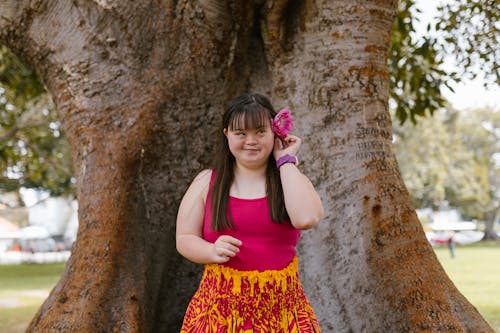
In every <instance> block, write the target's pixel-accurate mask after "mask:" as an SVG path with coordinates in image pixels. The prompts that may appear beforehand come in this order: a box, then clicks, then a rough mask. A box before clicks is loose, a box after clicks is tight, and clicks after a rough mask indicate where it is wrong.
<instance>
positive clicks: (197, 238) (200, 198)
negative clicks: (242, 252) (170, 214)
mask: <svg viewBox="0 0 500 333" xmlns="http://www.w3.org/2000/svg"><path fill="white" fill-rule="evenodd" d="M209 183H210V170H204V171H202V172H200V173H199V174H198V176H196V178H195V179H194V180H193V182H192V183H191V185H190V186H189V188H188V190H187V191H186V193H185V194H184V197H183V198H182V201H181V204H180V206H179V212H178V214H177V229H176V234H175V236H176V237H175V238H176V247H177V251H178V252H179V253H180V254H181V255H183V256H184V257H185V258H186V259H189V260H191V261H192V262H195V263H199V264H209V263H224V262H226V261H228V260H229V259H230V258H231V257H234V256H235V255H236V253H237V252H238V251H239V249H238V246H240V245H241V242H240V241H239V240H237V239H236V238H234V237H231V236H221V237H219V238H218V239H217V240H216V242H215V243H210V242H208V241H206V240H204V239H203V238H202V228H203V215H204V213H205V200H206V196H207V193H208V186H209Z"/></svg>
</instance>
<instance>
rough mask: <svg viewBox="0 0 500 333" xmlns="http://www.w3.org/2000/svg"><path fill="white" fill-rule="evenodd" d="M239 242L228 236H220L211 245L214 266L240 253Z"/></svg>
mask: <svg viewBox="0 0 500 333" xmlns="http://www.w3.org/2000/svg"><path fill="white" fill-rule="evenodd" d="M241 244H242V243H241V241H240V240H239V239H237V238H234V237H232V236H228V235H222V236H220V237H219V238H217V240H216V241H215V243H214V244H213V247H212V251H213V260H214V263H216V264H222V263H225V262H227V261H229V259H231V257H234V256H235V255H236V253H238V252H240V249H239V246H241Z"/></svg>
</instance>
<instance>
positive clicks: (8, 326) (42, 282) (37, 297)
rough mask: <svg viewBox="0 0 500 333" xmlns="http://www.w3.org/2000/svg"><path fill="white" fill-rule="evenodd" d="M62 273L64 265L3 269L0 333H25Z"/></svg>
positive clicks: (1, 272)
mask: <svg viewBox="0 0 500 333" xmlns="http://www.w3.org/2000/svg"><path fill="white" fill-rule="evenodd" d="M63 270H64V263H58V264H43V265H38V264H32V265H6V266H0V312H1V314H2V315H1V316H0V332H2V333H21V332H24V331H25V330H26V327H27V326H28V324H29V323H30V321H31V319H32V318H33V316H34V315H35V314H36V312H37V311H38V308H39V307H40V305H42V303H43V301H44V300H45V298H46V297H47V296H48V294H49V292H50V290H51V289H52V288H53V287H54V285H55V284H56V283H57V281H58V280H59V278H60V276H61V274H62V272H63Z"/></svg>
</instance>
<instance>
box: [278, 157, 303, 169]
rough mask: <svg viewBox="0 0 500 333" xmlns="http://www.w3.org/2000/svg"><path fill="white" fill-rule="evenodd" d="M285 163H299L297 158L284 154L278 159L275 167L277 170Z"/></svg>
mask: <svg viewBox="0 0 500 333" xmlns="http://www.w3.org/2000/svg"><path fill="white" fill-rule="evenodd" d="M285 163H293V164H297V163H299V159H298V158H297V156H292V155H288V154H285V155H283V156H281V157H280V158H278V160H277V161H276V167H277V168H278V169H279V168H280V167H281V166H282V165H283V164H285Z"/></svg>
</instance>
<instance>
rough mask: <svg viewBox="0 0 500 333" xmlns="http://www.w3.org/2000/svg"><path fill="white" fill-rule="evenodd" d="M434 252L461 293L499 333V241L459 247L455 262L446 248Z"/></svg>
mask: <svg viewBox="0 0 500 333" xmlns="http://www.w3.org/2000/svg"><path fill="white" fill-rule="evenodd" d="M435 252H436V255H437V257H438V259H439V261H440V262H441V264H442V265H443V267H444V269H445V270H446V273H447V274H448V276H449V277H450V279H451V280H452V281H453V282H454V283H455V286H456V287H457V288H458V290H460V292H461V293H462V294H463V295H464V296H465V297H466V298H467V299H468V300H469V302H471V303H472V304H473V305H474V306H475V307H476V308H477V309H478V311H479V313H481V315H482V316H483V317H484V318H485V319H486V320H487V321H488V323H489V324H490V325H491V327H493V329H494V330H495V331H496V332H499V333H500V289H499V286H500V265H498V258H500V242H487V243H483V242H481V243H476V244H473V245H470V246H457V247H456V250H455V259H451V257H450V253H449V250H448V248H447V247H439V248H435Z"/></svg>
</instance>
